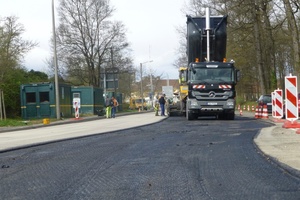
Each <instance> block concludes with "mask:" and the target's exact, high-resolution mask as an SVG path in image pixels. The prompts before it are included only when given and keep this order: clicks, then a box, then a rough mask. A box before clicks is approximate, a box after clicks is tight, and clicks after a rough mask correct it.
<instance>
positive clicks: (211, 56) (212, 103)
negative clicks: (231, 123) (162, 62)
mask: <svg viewBox="0 0 300 200" xmlns="http://www.w3.org/2000/svg"><path fill="white" fill-rule="evenodd" d="M226 28H227V15H225V16H210V11H209V9H206V16H205V17H191V16H188V15H187V57H188V66H187V70H186V75H185V77H184V78H185V81H186V83H185V84H186V86H187V88H188V92H187V95H186V97H185V98H184V101H183V102H182V106H183V107H184V108H185V116H186V118H187V120H193V119H197V118H198V117H200V116H216V117H217V118H218V119H228V120H234V118H235V114H234V110H235V105H236V102H235V97H236V90H235V86H236V84H237V82H238V80H239V77H240V72H239V70H238V69H236V67H235V65H234V61H233V60H231V61H229V62H227V60H226V40H227V32H226ZM183 84H184V83H183Z"/></svg>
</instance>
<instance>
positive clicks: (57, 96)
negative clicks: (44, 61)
mask: <svg viewBox="0 0 300 200" xmlns="http://www.w3.org/2000/svg"><path fill="white" fill-rule="evenodd" d="M52 29H53V30H52V31H53V46H54V58H53V60H54V67H55V78H54V79H55V97H56V99H55V101H56V118H57V119H60V103H59V85H58V66H57V65H58V64H57V52H56V35H55V15H54V0H52Z"/></svg>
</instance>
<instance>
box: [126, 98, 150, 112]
mask: <svg viewBox="0 0 300 200" xmlns="http://www.w3.org/2000/svg"><path fill="white" fill-rule="evenodd" d="M129 109H132V110H135V109H140V110H142V109H144V110H147V103H146V100H145V99H142V98H138V97H137V98H134V97H132V98H130V102H129Z"/></svg>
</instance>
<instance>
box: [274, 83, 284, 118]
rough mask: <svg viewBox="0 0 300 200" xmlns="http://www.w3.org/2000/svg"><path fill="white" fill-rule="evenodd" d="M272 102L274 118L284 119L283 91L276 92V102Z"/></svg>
mask: <svg viewBox="0 0 300 200" xmlns="http://www.w3.org/2000/svg"><path fill="white" fill-rule="evenodd" d="M272 102H274V110H273V112H272V114H273V117H274V118H278V119H281V118H282V117H283V100H282V90H280V89H278V90H275V91H274V101H272Z"/></svg>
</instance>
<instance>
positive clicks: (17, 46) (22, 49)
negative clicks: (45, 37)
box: [0, 16, 37, 80]
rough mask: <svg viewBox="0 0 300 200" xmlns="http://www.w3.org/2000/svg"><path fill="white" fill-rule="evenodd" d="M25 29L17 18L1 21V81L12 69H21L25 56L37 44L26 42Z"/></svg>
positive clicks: (7, 18)
mask: <svg viewBox="0 0 300 200" xmlns="http://www.w3.org/2000/svg"><path fill="white" fill-rule="evenodd" d="M24 32H25V29H24V27H23V25H22V24H20V23H18V18H17V17H15V16H10V17H5V18H2V19H0V79H1V80H2V79H3V76H5V74H6V73H7V72H9V71H11V70H12V69H17V68H19V67H21V64H22V61H23V58H24V55H25V54H26V53H28V52H29V51H30V50H31V49H32V48H34V47H35V46H36V45H37V43H35V42H32V41H30V40H24V39H23V38H22V34H23V33H24Z"/></svg>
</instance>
